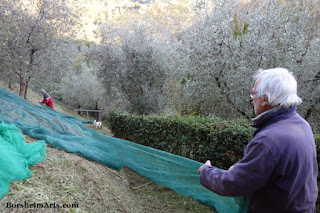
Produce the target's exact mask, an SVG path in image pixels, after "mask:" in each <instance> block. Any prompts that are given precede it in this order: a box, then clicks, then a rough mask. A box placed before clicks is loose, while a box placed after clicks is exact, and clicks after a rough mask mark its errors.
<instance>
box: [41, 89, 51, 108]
mask: <svg viewBox="0 0 320 213" xmlns="http://www.w3.org/2000/svg"><path fill="white" fill-rule="evenodd" d="M41 93H42V94H43V101H42V102H41V103H44V104H46V105H47V106H49V107H51V108H52V109H53V101H52V98H51V96H50V95H49V94H48V93H47V92H46V91H45V90H44V89H41Z"/></svg>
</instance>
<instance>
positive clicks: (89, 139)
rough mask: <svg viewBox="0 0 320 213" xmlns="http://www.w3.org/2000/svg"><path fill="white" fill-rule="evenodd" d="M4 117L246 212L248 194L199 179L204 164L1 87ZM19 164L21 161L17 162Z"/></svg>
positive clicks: (51, 140)
mask: <svg viewBox="0 0 320 213" xmlns="http://www.w3.org/2000/svg"><path fill="white" fill-rule="evenodd" d="M0 121H2V122H5V123H11V124H14V125H16V126H17V127H18V128H19V129H21V130H22V131H23V132H24V133H26V134H28V135H29V136H31V137H34V138H38V139H40V140H44V141H45V142H46V143H47V144H49V145H51V146H53V147H56V148H59V149H63V150H65V151H67V152H69V153H75V154H78V155H81V156H83V157H84V158H86V159H88V160H92V161H97V162H99V163H101V164H102V165H104V166H107V167H110V168H113V169H116V170H121V168H122V166H127V167H128V168H130V169H131V170H133V171H135V172H137V173H139V174H141V175H143V176H146V177H147V178H149V179H150V180H151V181H153V182H154V183H156V184H159V185H163V186H166V187H169V188H171V189H173V190H174V191H176V192H177V193H179V194H182V195H184V196H191V197H193V198H194V199H196V200H197V201H198V202H200V203H203V204H205V205H208V206H211V207H213V208H215V209H216V210H217V211H218V212H239V213H240V212H246V209H247V200H246V198H245V197H237V198H232V197H223V196H219V195H217V194H215V193H213V192H211V191H209V190H208V189H206V188H204V187H203V186H201V185H200V183H199V174H198V173H197V169H198V168H199V167H200V166H201V165H202V163H200V162H197V161H194V160H191V159H187V158H184V157H181V156H177V155H173V154H170V153H167V152H164V151H161V150H157V149H153V148H150V147H146V146H143V145H139V144H135V143H132V142H130V141H125V140H122V139H119V138H113V137H110V136H107V135H103V134H101V133H99V132H97V131H95V130H94V129H90V128H87V127H86V126H85V125H84V124H83V123H82V122H81V121H80V120H79V119H77V118H76V117H74V116H70V115H66V114H62V113H59V112H57V111H55V110H53V109H51V108H50V107H47V106H45V105H43V104H41V105H39V106H35V105H32V104H29V103H27V102H26V101H25V100H24V99H22V98H21V97H20V96H18V95H16V94H14V93H12V92H10V91H8V90H5V89H3V88H0ZM14 162H17V164H19V163H20V162H19V160H15V161H14Z"/></svg>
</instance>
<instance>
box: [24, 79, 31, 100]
mask: <svg viewBox="0 0 320 213" xmlns="http://www.w3.org/2000/svg"><path fill="white" fill-rule="evenodd" d="M29 81H30V76H29V77H28V79H27V80H26V83H25V89H24V97H23V98H24V99H25V100H27V92H28V87H29Z"/></svg>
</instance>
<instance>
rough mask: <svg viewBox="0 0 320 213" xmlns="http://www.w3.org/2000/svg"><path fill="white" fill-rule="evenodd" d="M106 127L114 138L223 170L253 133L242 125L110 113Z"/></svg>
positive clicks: (237, 156)
mask: <svg viewBox="0 0 320 213" xmlns="http://www.w3.org/2000/svg"><path fill="white" fill-rule="evenodd" d="M108 123H109V125H110V129H111V131H112V132H113V133H114V136H115V137H118V138H123V139H125V140H129V141H132V142H135V143H139V144H142V145H146V146H149V147H153V148H156V149H160V150H163V151H166V152H170V153H173V154H176V155H180V156H183V157H187V158H190V159H193V160H196V161H200V162H205V161H206V160H208V159H209V160H211V161H212V163H213V165H215V166H217V167H220V168H224V169H227V168H229V167H230V166H231V165H233V164H234V163H235V162H237V161H238V160H239V159H241V158H242V156H243V149H244V148H245V146H246V144H247V143H248V141H250V140H251V138H252V133H253V128H252V127H250V126H249V124H248V123H247V122H245V121H226V120H222V119H220V118H208V117H197V116H192V117H181V116H150V115H148V116H144V115H142V116H137V115H132V114H127V113H123V112H115V111H113V112H111V113H110V114H109V116H108Z"/></svg>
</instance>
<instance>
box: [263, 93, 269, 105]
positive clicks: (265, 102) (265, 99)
mask: <svg viewBox="0 0 320 213" xmlns="http://www.w3.org/2000/svg"><path fill="white" fill-rule="evenodd" d="M261 104H262V105H263V106H265V105H268V95H267V94H264V95H263V102H262V103H261Z"/></svg>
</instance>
